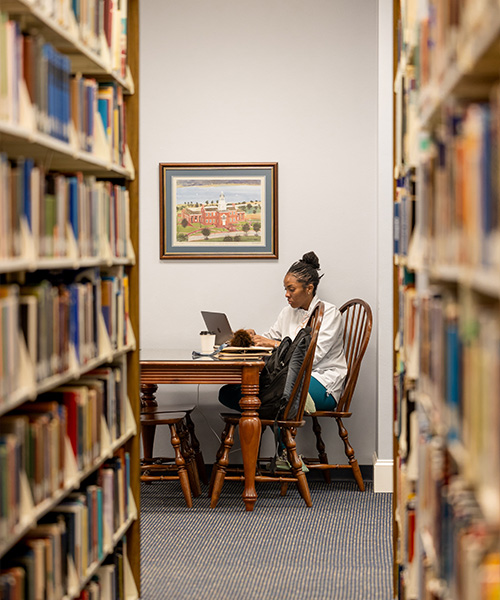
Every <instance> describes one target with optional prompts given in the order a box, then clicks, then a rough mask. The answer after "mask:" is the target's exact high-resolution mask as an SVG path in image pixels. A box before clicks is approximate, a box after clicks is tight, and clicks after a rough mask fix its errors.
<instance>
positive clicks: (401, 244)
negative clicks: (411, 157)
mask: <svg viewBox="0 0 500 600" xmlns="http://www.w3.org/2000/svg"><path fill="white" fill-rule="evenodd" d="M393 226H394V235H393V240H394V254H395V255H396V256H407V255H408V248H409V245H410V240H411V236H412V233H413V230H414V227H415V171H414V169H409V170H408V172H407V173H406V174H404V175H402V176H401V177H398V179H397V181H396V200H395V202H394V220H393Z"/></svg>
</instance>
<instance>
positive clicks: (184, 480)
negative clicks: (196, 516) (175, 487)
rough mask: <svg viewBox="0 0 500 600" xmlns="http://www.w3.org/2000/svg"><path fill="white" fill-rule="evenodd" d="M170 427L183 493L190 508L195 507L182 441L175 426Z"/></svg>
mask: <svg viewBox="0 0 500 600" xmlns="http://www.w3.org/2000/svg"><path fill="white" fill-rule="evenodd" d="M169 427H170V443H171V444H172V448H173V449H174V454H175V464H176V465H177V471H178V474H179V481H180V482H181V488H182V493H183V494H184V499H185V501H186V504H187V505H188V507H189V508H191V507H192V506H193V500H192V498H191V487H190V485H189V476H188V473H187V469H186V462H185V460H184V457H183V456H182V452H181V440H180V439H179V435H178V433H177V428H176V427H175V425H173V424H172V425H169Z"/></svg>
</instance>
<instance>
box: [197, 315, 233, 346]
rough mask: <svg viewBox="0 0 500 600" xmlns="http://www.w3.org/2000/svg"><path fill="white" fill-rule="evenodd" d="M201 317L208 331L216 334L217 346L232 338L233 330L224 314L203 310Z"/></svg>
mask: <svg viewBox="0 0 500 600" xmlns="http://www.w3.org/2000/svg"><path fill="white" fill-rule="evenodd" d="M201 316H202V317H203V320H204V321H205V325H206V326H207V330H208V331H212V332H213V333H215V345H216V346H220V345H221V344H223V343H224V342H227V341H229V340H230V339H231V338H232V336H233V332H232V330H231V325H229V321H228V318H227V317H226V315H225V314H224V313H218V312H208V311H206V310H202V311H201Z"/></svg>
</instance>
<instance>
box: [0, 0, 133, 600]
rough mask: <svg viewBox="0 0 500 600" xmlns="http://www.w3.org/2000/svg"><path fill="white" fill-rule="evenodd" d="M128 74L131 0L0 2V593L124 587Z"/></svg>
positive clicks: (129, 455) (129, 323) (129, 533)
mask: <svg viewBox="0 0 500 600" xmlns="http://www.w3.org/2000/svg"><path fill="white" fill-rule="evenodd" d="M138 79H139V76H138V0H119V1H118V2H116V1H115V2H111V1H110V0H80V1H79V2H70V1H69V0H68V1H63V2H61V1H59V0H57V1H56V0H1V2H0V474H1V475H0V595H1V596H2V597H20V596H18V595H17V594H20V592H19V590H21V589H25V588H26V586H27V588H28V590H29V593H30V594H32V595H33V597H35V595H36V597H50V598H54V599H60V598H64V599H69V598H86V597H97V594H98V593H99V594H100V597H104V598H111V597H116V598H126V599H127V600H133V599H134V598H139V593H140V580H139V579H140V563H139V552H138V551H137V549H138V548H139V545H140V544H139V521H138V509H139V471H138V468H139V467H138V465H139V429H138V418H139V414H138V413H139V360H138V348H137V342H136V340H137V336H138V333H139V332H138V324H139V310H138V303H137V298H138V297H139V293H138V290H139V278H138V267H137V260H136V253H135V252H136V249H137V248H138V218H139V214H138V210H139V209H138V174H137V172H136V170H135V168H136V165H138V132H137V123H138V102H139V98H138V90H137V89H135V82H137V81H138ZM8 593H10V595H7V594H8ZM30 597H32V596H31V595H30Z"/></svg>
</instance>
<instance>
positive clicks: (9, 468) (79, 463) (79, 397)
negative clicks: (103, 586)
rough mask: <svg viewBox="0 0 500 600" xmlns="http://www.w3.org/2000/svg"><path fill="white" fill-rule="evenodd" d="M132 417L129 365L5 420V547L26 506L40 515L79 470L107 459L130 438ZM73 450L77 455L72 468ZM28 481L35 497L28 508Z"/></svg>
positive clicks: (0, 442)
mask: <svg viewBox="0 0 500 600" xmlns="http://www.w3.org/2000/svg"><path fill="white" fill-rule="evenodd" d="M126 413H127V390H126V366H125V363H123V364H119V365H108V366H103V367H100V368H99V369H95V370H93V371H91V372H89V373H88V374H87V375H86V376H85V377H83V378H81V379H79V380H78V382H77V383H74V384H68V385H66V386H62V387H59V388H56V389H54V390H52V391H51V392H48V393H46V394H42V395H41V396H39V398H38V401H37V402H32V403H28V404H25V405H23V406H21V407H19V408H17V409H16V410H14V411H11V412H10V413H9V414H8V415H6V416H3V417H2V420H1V421H0V465H1V469H0V474H1V475H0V477H1V483H2V486H1V490H2V493H1V494H0V544H1V543H5V541H6V540H7V539H8V537H9V536H10V535H12V534H13V533H14V532H15V529H16V527H17V525H18V523H19V522H20V520H21V516H22V515H21V512H20V507H21V505H24V506H33V507H34V508H35V510H36V507H37V506H39V505H40V504H41V503H42V502H43V501H44V500H46V499H47V498H52V497H54V496H55V494H56V492H57V491H58V490H62V489H63V488H64V487H65V486H68V485H69V483H70V482H71V478H72V477H73V476H74V473H72V467H73V466H74V468H77V469H78V472H80V473H81V472H85V470H87V469H89V468H91V467H92V465H94V464H96V462H97V461H98V460H99V459H101V458H102V454H103V453H104V452H107V451H108V450H109V447H110V444H112V443H114V442H115V441H117V440H119V439H120V437H121V436H122V435H123V434H124V433H125V432H126ZM67 444H69V445H70V447H71V450H72V455H73V459H71V460H70V462H68V460H69V457H68V456H67V447H66V446H67ZM24 477H25V478H26V480H27V482H28V484H29V489H30V493H31V496H30V498H29V499H24V501H23V502H22V493H26V491H24V492H23V489H22V486H23V478H24ZM24 516H25V517H26V515H24ZM121 522H122V520H121V521H120V523H121ZM115 529H116V528H115ZM115 529H112V531H114V530H115Z"/></svg>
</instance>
